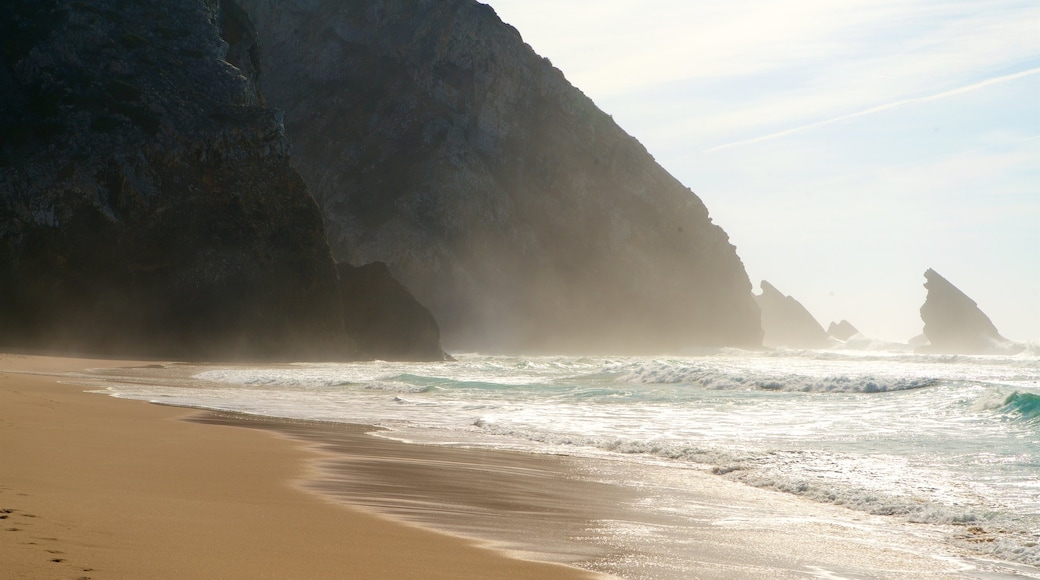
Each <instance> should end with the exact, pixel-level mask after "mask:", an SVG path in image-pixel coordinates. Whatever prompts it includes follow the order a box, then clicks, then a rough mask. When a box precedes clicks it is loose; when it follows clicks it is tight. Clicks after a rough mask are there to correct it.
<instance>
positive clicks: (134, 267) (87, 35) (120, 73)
mask: <svg viewBox="0 0 1040 580" xmlns="http://www.w3.org/2000/svg"><path fill="white" fill-rule="evenodd" d="M0 38H2V39H3V42H4V46H3V52H2V55H0V57H2V58H0V342H2V343H3V344H4V345H7V346H21V347H50V348H59V349H78V350H83V351H89V352H92V353H119V354H124V355H130V354H134V355H156V356H166V357H174V356H176V357H192V358H195V357H230V356H250V357H253V356H264V357H280V358H313V357H323V358H324V357H333V358H343V357H344V356H348V355H349V354H350V353H351V352H352V349H353V347H352V345H351V343H350V341H349V339H348V338H347V336H346V333H345V332H344V330H343V324H342V319H343V318H342V308H341V303H340V297H339V288H338V280H337V275H336V270H335V264H334V262H333V260H332V256H331V253H330V250H329V248H328V245H327V243H326V241H325V235H324V230H323V225H322V220H321V214H320V212H319V210H318V207H317V205H316V204H315V203H314V201H313V199H312V198H311V197H310V196H309V195H308V191H307V188H306V186H305V184H304V182H303V180H302V179H301V178H300V176H299V175H298V174H297V173H296V171H295V170H294V169H293V167H292V165H291V163H290V158H289V146H288V142H287V140H286V138H285V136H284V130H283V127H282V124H281V121H280V119H279V116H278V114H276V113H275V112H274V111H272V110H271V109H268V108H267V107H266V106H264V105H263V104H262V102H261V99H260V95H259V93H258V91H257V86H256V83H255V78H256V75H257V74H258V73H259V66H260V65H259V60H258V55H259V53H258V51H256V50H254V48H253V47H255V46H256V37H255V31H254V30H253V29H252V26H251V24H249V22H248V19H247V18H245V13H244V12H243V11H242V10H241V9H238V8H236V7H235V5H234V4H233V3H232V2H230V1H229V0H225V1H224V2H219V1H217V0H181V1H178V2H167V1H165V0H138V1H135V2H125V1H120V0H91V1H88V2H54V1H40V0H15V1H11V2H7V3H5V14H4V18H3V19H0ZM254 56H256V57H257V58H254ZM243 59H246V60H248V62H245V61H243ZM236 64H238V65H240V66H238V67H236V66H235V65H236Z"/></svg>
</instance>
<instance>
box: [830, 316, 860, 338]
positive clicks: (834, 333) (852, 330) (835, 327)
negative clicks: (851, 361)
mask: <svg viewBox="0 0 1040 580" xmlns="http://www.w3.org/2000/svg"><path fill="white" fill-rule="evenodd" d="M859 333H860V332H859V331H858V330H856V327H855V326H852V323H851V322H849V321H848V320H842V321H841V322H837V323H835V322H833V321H832V322H831V324H830V326H828V327H827V336H830V337H834V338H836V339H838V340H840V341H843V342H844V341H846V340H848V339H850V338H852V337H853V336H856V335H857V334H859Z"/></svg>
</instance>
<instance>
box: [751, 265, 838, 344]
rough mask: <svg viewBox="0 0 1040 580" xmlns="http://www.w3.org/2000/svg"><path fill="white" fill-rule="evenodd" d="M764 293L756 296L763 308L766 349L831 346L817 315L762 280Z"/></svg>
mask: <svg viewBox="0 0 1040 580" xmlns="http://www.w3.org/2000/svg"><path fill="white" fill-rule="evenodd" d="M761 286H762V293H761V294H758V295H756V296H755V300H757V301H758V306H759V307H760V308H761V309H762V330H763V331H764V332H765V338H763V340H762V342H763V344H765V345H766V346H773V347H787V348H822V347H825V346H827V345H828V344H829V341H828V340H827V333H826V332H824V331H823V327H822V326H820V323H819V322H817V321H816V319H815V318H813V315H812V314H810V313H809V311H808V310H806V309H805V307H804V306H802V304H801V302H798V301H797V300H795V299H794V298H793V297H791V296H785V295H784V294H783V293H782V292H780V291H779V290H777V289H776V287H775V286H773V285H772V284H770V283H769V282H766V281H765V280H762V284H761Z"/></svg>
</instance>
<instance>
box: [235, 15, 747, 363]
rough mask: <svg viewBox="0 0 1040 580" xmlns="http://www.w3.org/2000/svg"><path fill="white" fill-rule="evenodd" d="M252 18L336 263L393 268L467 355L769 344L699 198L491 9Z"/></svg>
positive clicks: (724, 240)
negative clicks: (472, 352)
mask: <svg viewBox="0 0 1040 580" xmlns="http://www.w3.org/2000/svg"><path fill="white" fill-rule="evenodd" d="M242 5H243V7H244V8H245V9H246V10H247V12H248V13H249V14H250V15H251V16H252V18H253V21H254V22H255V23H256V27H257V30H258V32H259V35H260V39H261V42H260V46H261V53H262V57H263V61H264V63H265V66H264V74H263V77H262V80H261V85H262V89H263V92H264V94H265V95H266V98H267V99H268V102H269V103H270V104H271V105H272V106H276V107H278V108H280V109H284V111H285V124H286V129H287V132H288V134H289V137H290V138H291V140H292V141H293V147H294V156H295V160H296V163H297V167H298V168H299V171H300V173H301V175H302V176H303V177H304V179H305V181H306V182H307V184H308V186H309V187H310V188H311V190H312V192H313V194H314V195H315V197H316V199H317V200H318V202H319V204H320V206H321V209H322V213H323V215H324V217H325V222H326V227H327V230H328V233H329V239H330V245H331V247H332V250H333V252H334V254H335V256H336V258H337V260H338V261H340V262H349V263H354V264H360V263H367V262H372V261H382V262H385V263H386V264H387V265H388V267H389V270H390V271H391V272H393V274H394V276H395V277H397V278H398V279H399V280H401V282H402V283H404V285H405V286H407V287H408V288H409V289H410V290H411V291H412V292H413V293H414V294H415V295H416V297H417V298H418V299H419V301H420V302H422V303H423V304H425V305H426V306H427V307H429V308H430V310H431V311H432V312H433V314H434V315H435V316H436V317H437V320H438V322H439V323H440V327H441V329H442V331H443V332H444V339H445V344H446V345H447V346H448V347H449V348H478V349H481V350H485V351H486V350H543V351H545V350H553V351H584V352H589V351H615V352H633V351H646V352H659V351H669V350H670V351H675V350H681V349H682V348H685V347H689V346H695V345H740V346H756V345H759V344H760V340H761V326H760V321H759V313H758V308H757V306H756V304H755V301H754V299H753V297H752V294H751V284H750V282H749V280H748V278H747V274H746V273H745V271H744V267H743V264H742V263H741V261H740V259H739V258H738V257H737V254H736V251H735V248H734V247H733V246H732V245H731V244H730V243H729V239H728V237H727V235H726V233H725V232H724V231H723V230H722V229H721V228H719V227H718V226H716V225H714V224H713V223H712V221H711V219H710V217H709V215H708V211H707V209H706V208H705V206H704V204H703V203H702V202H701V200H700V199H699V198H698V197H697V196H696V195H694V194H693V193H692V192H691V191H690V190H689V189H687V188H686V187H684V186H683V185H682V184H680V183H679V182H678V181H676V180H675V179H674V178H673V177H672V176H671V175H669V174H668V173H667V172H666V171H665V170H664V169H662V168H661V167H660V166H659V165H658V164H657V163H656V162H655V161H654V159H653V158H652V157H651V156H650V155H649V154H648V153H647V151H646V150H645V149H644V148H643V147H642V145H640V144H639V143H638V142H637V141H636V140H635V139H633V138H632V137H630V136H629V135H627V134H626V133H625V132H624V131H623V130H622V129H621V128H620V127H618V126H617V125H616V124H615V123H614V122H613V120H612V119H611V118H610V117H609V116H608V115H606V114H604V113H603V112H602V111H600V110H599V109H598V108H597V107H596V106H595V104H594V103H593V102H592V101H591V100H589V99H588V98H587V97H586V96H585V95H583V94H582V93H581V92H580V91H578V90H577V89H575V88H574V87H573V86H571V85H570V83H568V82H567V80H566V79H565V78H564V76H563V74H562V73H561V72H560V71H559V70H557V69H556V68H554V67H553V66H552V65H551V64H550V63H549V62H548V61H547V60H546V59H543V58H541V57H539V56H538V55H536V54H535V53H534V52H533V51H532V50H531V48H530V47H529V46H527V45H526V44H524V42H523V41H522V39H521V37H520V34H519V33H518V32H517V31H516V30H515V29H513V28H512V27H510V26H508V25H505V24H503V23H502V22H501V20H500V19H499V18H498V17H497V16H496V14H495V12H494V11H493V10H492V9H491V8H490V7H488V6H485V5H482V4H479V3H477V2H473V1H471V0H436V1H434V0H381V1H378V2H342V1H340V0H245V1H243V2H242Z"/></svg>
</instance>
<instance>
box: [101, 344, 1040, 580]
mask: <svg viewBox="0 0 1040 580" xmlns="http://www.w3.org/2000/svg"><path fill="white" fill-rule="evenodd" d="M456 357H457V358H458V362H454V363H423V364H405V363H386V362H370V363H357V364H294V365H284V366H280V367H257V368H248V367H177V368H176V369H174V368H173V367H170V368H169V369H167V371H166V372H165V374H161V373H160V374H156V373H155V372H154V371H151V374H150V375H149V373H148V372H144V371H142V372H141V373H139V376H138V375H135V376H130V375H127V376H125V377H122V378H121V379H120V380H118V381H108V382H106V383H105V384H106V389H107V391H108V392H110V393H112V394H114V395H116V396H120V397H128V398H139V399H147V400H155V401H160V402H164V403H169V404H179V405H188V406H196V407H203V408H213V409H223V410H233V411H242V412H248V413H255V414H261V415H269V416H279V417H290V418H299V419H315V420H323V421H341V422H346V423H363V424H371V425H378V426H381V427H385V428H387V429H388V431H386V432H384V434H383V435H384V436H388V437H392V438H397V439H401V440H405V441H413V442H419V443H428V444H438V445H461V446H480V447H491V448H507V449H519V450H523V451H530V452H534V453H553V454H566V455H571V456H580V457H588V458H600V459H603V458H606V459H611V460H612V461H614V464H613V465H615V466H616V465H628V466H629V467H627V468H625V469H626V470H627V472H626V475H625V478H626V479H627V480H628V481H629V483H631V481H632V478H635V479H636V480H638V478H639V477H640V475H639V474H642V473H645V474H650V473H651V471H650V470H649V469H647V470H644V469H643V468H644V467H646V466H650V465H653V466H655V469H658V468H660V467H661V466H662V465H663V466H677V467H683V468H686V469H690V468H692V469H697V470H702V471H704V472H705V473H711V474H714V477H718V478H721V479H725V480H731V481H734V482H739V483H740V484H744V485H747V486H752V487H756V488H766V489H772V490H778V491H781V492H785V493H787V494H791V495H795V496H799V497H801V498H805V499H809V500H812V501H814V502H819V503H823V504H835V505H840V506H843V507H847V508H850V509H851V510H853V511H854V512H858V513H864V514H871V515H874V516H881V517H883V518H887V521H891V522H893V525H896V524H898V525H906V524H914V525H924V526H935V529H937V530H940V529H941V530H946V531H945V532H942V533H943V534H945V536H946V537H947V540H948V542H950V544H951V545H955V546H959V549H962V550H964V551H966V552H968V553H974V554H977V555H978V556H979V557H981V558H988V559H994V560H998V561H1004V562H1010V563H1015V564H1017V565H1019V566H1025V568H1022V569H1020V573H1022V574H1025V575H1027V576H1029V575H1034V574H1035V575H1036V576H1034V577H1037V576H1040V356H1038V355H1037V354H1036V353H1035V352H1033V351H1027V352H1026V353H1025V354H1021V355H1016V356H1003V357H981V356H980V357H970V356H937V355H914V354H910V353H906V352H852V351H772V352H744V351H735V350H724V351H717V352H707V353H703V354H699V355H697V356H688V357H660V358H653V357H641V358H623V357H584V358H578V357H502V356H483V355H478V354H461V355H456ZM174 370H176V372H173V371H174ZM131 374H132V373H131ZM160 375H161V376H160ZM157 377H158V378H157ZM653 473H660V471H659V469H658V471H653ZM633 474H635V475H633ZM646 477H651V476H650V475H646ZM652 477H659V476H657V475H654V476H652ZM666 503H667V502H666V501H663V500H662V503H661V505H659V506H655V505H648V506H647V507H646V509H649V510H654V509H661V510H665V509H667V508H666V506H665V504H666ZM951 526H952V528H951ZM950 529H955V530H964V529H971V530H973V532H972V535H970V537H969V536H966V535H965V534H959V535H958V534H957V533H950V532H949V531H948V530H950ZM966 538H967V539H966ZM969 540H970V541H969ZM1021 570H1025V572H1022V571H1021Z"/></svg>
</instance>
